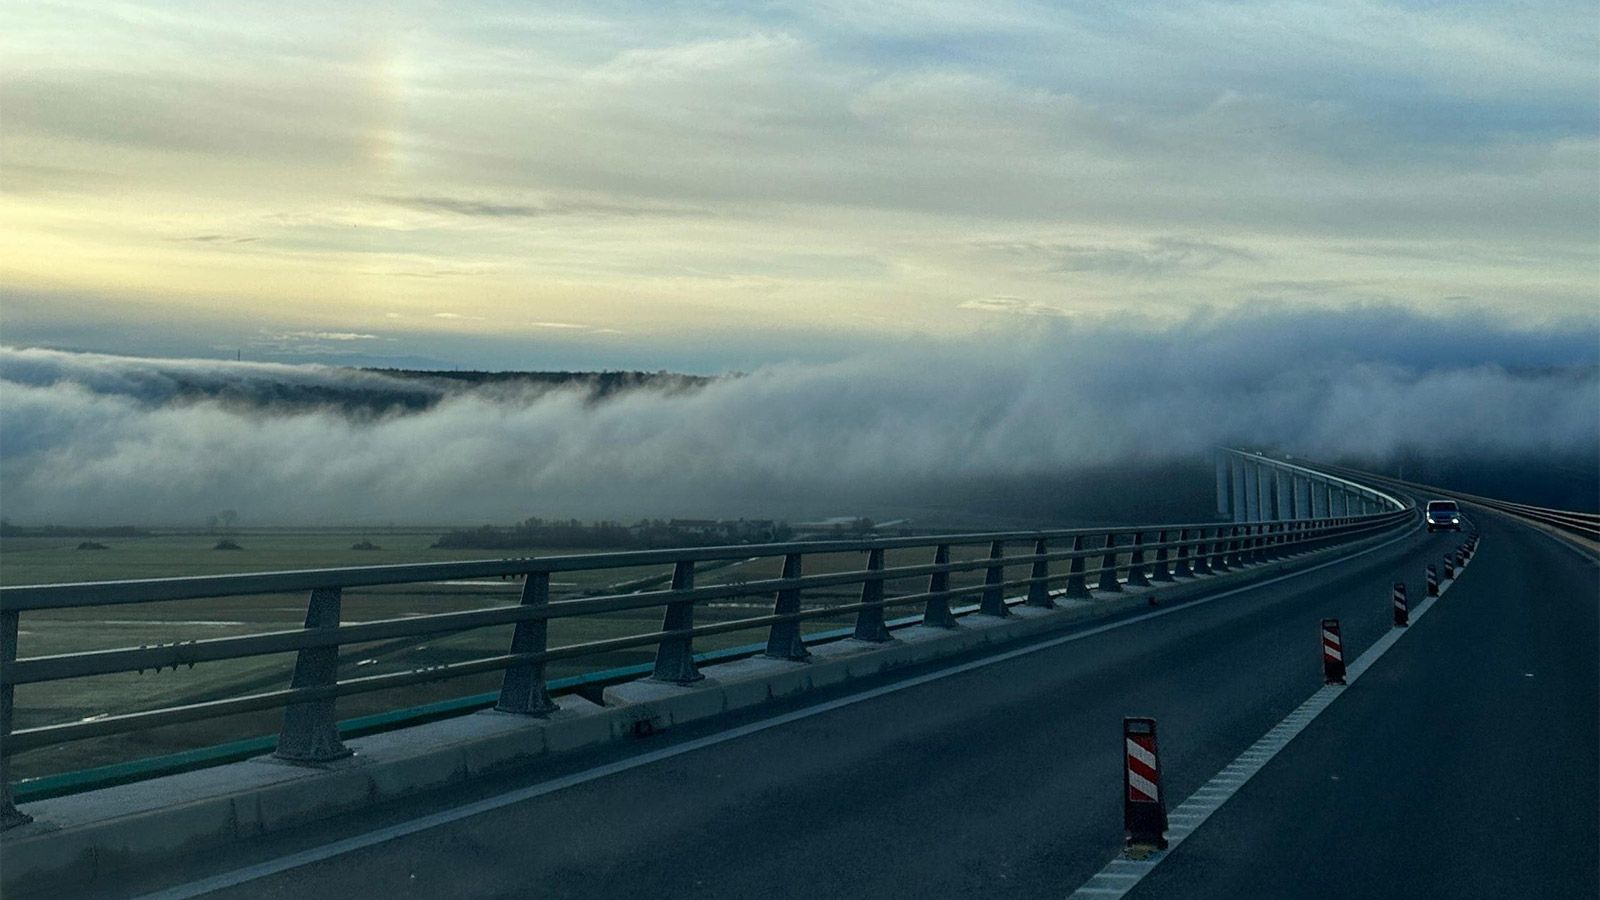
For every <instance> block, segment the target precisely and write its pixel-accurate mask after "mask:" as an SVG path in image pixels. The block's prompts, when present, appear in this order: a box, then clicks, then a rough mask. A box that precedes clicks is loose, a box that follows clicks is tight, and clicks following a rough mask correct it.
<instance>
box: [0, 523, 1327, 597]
mask: <svg viewBox="0 0 1600 900" xmlns="http://www.w3.org/2000/svg"><path fill="white" fill-rule="evenodd" d="M1297 521H1306V520H1303V519H1273V520H1266V521H1264V522H1262V523H1259V524H1282V523H1284V522H1297ZM1218 524H1219V523H1217V522H1190V523H1180V524H1170V525H1138V526H1131V525H1124V526H1101V527H1090V528H1064V529H1050V530H1039V531H997V532H971V533H965V534H949V535H911V536H906V537H883V538H864V539H860V540H845V541H790V542H785V543H768V544H723V545H718V546H712V547H676V548H667V549H660V550H623V551H616V552H611V553H572V554H562V555H557V556H525V557H504V558H499V559H477V560H454V561H447V562H429V563H395V564H390V565H378V566H341V567H332V568H324V569H294V570H288V571H275V572H242V573H231V574H226V575H182V576H172V577H164V578H137V579H127V580H121V581H76V582H61V583H53V584H24V585H9V586H3V587H0V612H13V611H15V612H21V611H27V610H41V609H68V608H73V607H86V606H114V605H119V604H126V603H160V602H166V601H170V600H197V599H204V598H208V597H237V596H245V595H249V594H276V593H286V592H289V591H308V590H315V589H317V588H352V587H381V586H384V585H395V584H415V583H420V582H428V581H438V580H444V579H457V578H496V577H502V576H503V577H510V576H513V575H526V574H529V573H532V572H545V573H550V574H555V573H557V572H581V571H590V570H594V569H625V568H633V567H638V566H666V565H673V564H676V563H680V562H722V561H726V560H738V559H746V558H770V557H777V556H787V555H789V554H791V553H803V554H808V555H813V554H819V553H852V552H867V551H870V550H896V549H917V548H926V547H932V546H936V545H939V544H944V545H947V546H951V547H964V546H972V545H976V544H989V543H993V542H994V541H1004V542H1006V543H1017V542H1021V541H1032V540H1041V539H1042V540H1060V539H1062V538H1073V537H1099V536H1101V535H1104V534H1108V533H1114V534H1117V535H1119V536H1127V535H1131V534H1134V533H1136V532H1142V533H1146V534H1148V533H1151V532H1155V531H1161V530H1167V531H1176V530H1179V529H1183V528H1189V529H1197V528H1214V527H1216V526H1217V525H1218ZM1252 524H1257V523H1252Z"/></svg>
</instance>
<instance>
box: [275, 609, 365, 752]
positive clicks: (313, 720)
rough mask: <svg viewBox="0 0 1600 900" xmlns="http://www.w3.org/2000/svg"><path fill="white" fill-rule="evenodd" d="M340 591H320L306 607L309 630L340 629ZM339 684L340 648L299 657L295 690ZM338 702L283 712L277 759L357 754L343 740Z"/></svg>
mask: <svg viewBox="0 0 1600 900" xmlns="http://www.w3.org/2000/svg"><path fill="white" fill-rule="evenodd" d="M342 596H343V591H342V590H341V589H340V588H317V589H315V590H313V591H312V592H311V600H310V602H309V603H307V604H306V628H307V629H313V628H315V629H336V628H338V627H339V606H340V602H341V598H342ZM338 680H339V647H338V645H337V644H331V645H329V646H326V647H307V648H305V649H303V650H301V651H300V652H299V653H298V654H297V655H296V657H295V661H294V677H293V679H292V680H290V682H289V686H290V687H291V688H319V687H330V688H331V687H333V686H334V685H335V684H337V683H338ZM334 703H335V698H333V697H324V698H321V699H317V700H303V701H301V702H299V703H291V704H289V706H288V707H287V708H285V709H284V711H283V730H282V731H280V732H279V733H278V749H277V750H275V751H273V754H272V755H273V756H276V757H277V758H279V759H283V760H288V761H290V762H307V763H315V762H332V761H333V760H336V759H343V758H344V757H346V756H349V755H351V753H352V752H353V751H351V749H350V748H349V747H346V746H345V745H344V743H343V742H341V741H340V740H339V722H338V719H337V718H336V717H335V715H334Z"/></svg>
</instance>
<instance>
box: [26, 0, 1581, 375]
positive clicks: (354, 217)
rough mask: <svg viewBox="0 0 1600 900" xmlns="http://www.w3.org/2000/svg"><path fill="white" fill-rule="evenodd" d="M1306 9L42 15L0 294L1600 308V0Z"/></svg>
mask: <svg viewBox="0 0 1600 900" xmlns="http://www.w3.org/2000/svg"><path fill="white" fill-rule="evenodd" d="M1308 9H1309V8H1308V7H1304V6H1302V5H1301V4H1298V3H1295V2H1287V0H1284V2H1265V3H1260V4H1257V5H1256V6H1254V7H1251V8H1248V9H1246V8H1241V7H1232V6H1230V7H1227V8H1226V9H1224V8H1221V7H1218V6H1216V5H1215V4H1213V3H1209V2H1201V0H1196V2H1177V3H1170V4H1165V5H1160V6H1156V7H1151V8H1149V9H1144V8H1141V9H1139V10H1124V11H1120V12H1106V11H1096V10H1093V9H1083V10H1059V9H1052V8H1048V7H1043V6H1038V5H1034V4H1032V3H1027V2H1016V3H1007V4H1002V5H1001V6H998V7H995V6H982V5H969V4H966V3H961V2H950V3H945V4H939V5H936V6H934V7H930V8H929V9H928V11H927V15H925V16H916V15H910V14H907V15H905V16H903V17H900V18H894V19H885V18H882V17H880V16H878V15H877V14H874V13H871V12H868V11H856V12H849V13H846V12H837V11H836V12H834V13H823V12H818V11H817V10H815V9H813V8H810V7H806V6H801V7H797V8H794V9H784V10H765V11H764V12H762V13H759V14H758V13H756V12H751V13H749V14H748V15H747V16H741V17H738V18H734V17H722V16H718V15H716V14H714V13H710V12H707V11H701V10H696V11H693V12H692V13H688V12H684V13H683V14H681V15H674V14H673V13H672V12H671V11H665V10H654V9H649V8H641V9H638V10H634V11H630V12H619V11H615V10H612V11H607V12H601V11H599V10H585V9H570V8H568V9H563V10H562V11H561V12H560V13H556V12H554V11H547V10H540V9H538V8H533V9H527V10H523V9H520V8H512V7H487V8H483V9H476V10H456V11H448V12H441V11H439V10H437V9H434V8H431V7H421V6H416V7H413V6H407V5H402V6H401V7H399V8H396V9H394V10H390V11H386V12H383V13H373V12H371V11H369V10H366V9H364V8H360V7H347V6H343V5H339V4H329V5H320V6H318V5H290V6H287V7H281V8H273V9H270V10H268V9H265V8H245V9H241V10H235V11H234V12H232V13H230V14H228V15H222V14H220V13H217V12H215V11H213V10H212V9H211V8H209V7H206V6H203V5H190V4H181V3H180V4H163V5H156V6H147V5H141V4H137V3H125V4H117V5H115V6H109V7H107V6H100V5H96V4H90V3H82V2H62V3H54V2H24V3H20V4H16V5H14V6H12V7H10V8H9V9H8V11H7V12H6V13H5V14H4V16H3V24H4V25H5V26H6V27H5V28H4V29H3V30H0V51H4V52H0V108H3V112H4V116H5V127H4V129H0V187H3V196H4V203H3V204H0V302H3V304H4V306H3V307H0V314H3V316H4V323H5V328H6V331H7V332H8V337H7V341H8V342H16V341H19V340H20V341H21V342H23V343H42V344H55V345H63V346H68V345H70V346H76V347H81V348H83V349H97V350H105V351H108V352H118V351H119V349H121V346H122V345H120V344H119V341H121V340H123V339H124V338H126V337H127V336H128V335H130V334H131V333H133V332H135V331H139V330H140V329H144V330H146V331H148V330H150V329H152V328H154V329H165V330H166V331H167V332H171V330H172V329H171V325H170V324H167V323H171V322H173V321H178V320H182V321H185V322H187V323H189V324H190V325H191V326H192V327H193V329H194V331H195V346H196V347H197V348H204V347H206V346H209V344H208V343H207V342H211V343H213V344H214V343H216V342H217V341H222V342H224V343H226V342H228V341H235V339H234V338H228V337H225V335H228V334H244V335H254V334H265V335H278V334H301V335H314V334H362V335H374V336H375V337H374V338H373V339H372V340H370V341H360V342H357V341H350V340H345V341H338V340H333V339H327V340H326V341H325V343H327V345H328V347H327V349H328V350H329V352H333V351H334V350H340V351H343V350H348V346H345V345H349V344H352V343H365V344H369V345H371V346H370V347H369V348H368V349H371V350H373V352H375V353H378V352H380V351H381V350H382V348H381V347H380V346H379V345H382V344H385V343H386V342H393V341H395V340H400V339H402V338H403V339H404V340H405V341H406V345H407V347H409V348H411V350H412V351H413V352H422V353H428V352H430V351H429V349H428V348H429V346H430V343H429V342H430V341H432V340H434V338H435V337H437V338H438V339H441V340H443V339H447V338H461V339H468V338H471V337H473V336H484V337H488V336H494V337H496V338H500V339H506V340H515V339H516V338H517V337H518V336H523V337H525V338H526V339H527V340H529V341H542V342H551V341H556V342H563V343H562V346H569V347H571V348H573V350H574V352H581V350H582V348H584V347H593V348H595V349H596V351H597V352H600V351H603V350H604V348H606V347H616V346H620V345H619V344H618V343H617V342H618V341H619V340H620V341H624V342H640V343H637V344H632V343H630V344H628V346H644V343H646V342H656V343H657V344H658V345H660V346H680V347H685V346H693V345H695V344H696V342H702V343H703V342H706V341H708V340H714V341H716V342H722V343H724V344H726V345H727V346H730V347H732V346H747V347H749V348H754V349H751V350H750V351H749V352H752V353H757V354H767V355H771V354H774V353H776V354H778V358H782V354H783V353H784V351H783V350H781V349H778V348H780V347H781V345H782V343H783V341H784V340H788V341H789V342H790V344H791V345H793V346H795V347H799V346H800V345H802V344H805V343H807V342H811V341H818V340H831V339H837V340H862V341H880V342H892V341H894V340H896V339H898V338H900V337H901V336H903V335H904V334H906V333H907V332H908V331H910V332H914V333H916V334H919V335H924V336H928V337H933V338H958V337H960V336H962V335H967V334H971V333H973V332H975V331H977V330H980V329H984V328H989V327H992V326H993V325H995V324H996V323H1005V322H1018V320H1020V319H1022V318H1026V317H1036V316H1040V315H1045V316H1068V317H1072V316H1085V317H1089V318H1091V319H1097V318H1105V317H1114V316H1118V315H1122V314H1126V313H1136V314H1139V315H1147V316H1152V317H1156V318H1158V319H1159V318H1181V317H1183V316H1185V315H1188V314H1191V313H1193V312H1194V311H1195V310H1197V309H1206V308H1214V309H1224V310H1225V309H1230V308H1238V307H1241V306H1267V307H1274V308H1276V307H1290V308H1294V307H1302V306H1304V307H1314V308H1341V307H1352V306H1355V307H1359V306H1371V305H1374V304H1379V305H1383V304H1387V305H1394V306H1399V307H1404V308H1410V309H1415V310H1419V311H1423V312H1427V313H1436V314H1450V313H1456V312H1463V311H1470V312H1478V311H1487V312H1490V313H1494V314H1498V315H1501V316H1503V317H1505V318H1507V319H1508V320H1510V321H1512V322H1514V323H1525V324H1531V325H1548V324H1549V323H1552V322H1559V321H1562V320H1564V319H1575V320H1582V321H1585V322H1588V321H1592V320H1593V319H1594V318H1595V316H1596V305H1597V304H1596V300H1597V291H1596V276H1597V274H1600V247H1597V244H1600V240H1597V238H1600V226H1597V224H1596V223H1597V221H1600V219H1597V216H1600V190H1597V189H1596V188H1597V185H1596V181H1595V171H1596V168H1595V166H1596V160H1597V159H1600V129H1597V127H1596V115H1595V108H1594V103H1593V97H1592V94H1593V90H1592V89H1593V87H1594V79H1593V71H1594V69H1595V64H1596V54H1595V49H1594V43H1595V42H1594V40H1593V38H1594V37H1595V36H1596V31H1597V27H1600V26H1596V24H1595V23H1594V22H1593V21H1592V19H1593V16H1592V8H1589V7H1587V6H1584V5H1582V4H1565V3H1548V4H1542V5H1540V6H1539V7H1537V8H1535V9H1534V10H1532V11H1527V12H1524V13H1518V14H1512V13H1509V12H1505V13H1502V12H1500V11H1498V10H1497V9H1495V8H1492V7H1486V8H1459V9H1458V8H1439V9H1433V10H1416V9H1408V8H1406V7H1403V6H1398V5H1393V4H1384V3H1375V2H1372V3H1360V4H1355V5H1353V6H1352V7H1350V8H1349V9H1346V10H1342V11H1341V10H1338V9H1329V8H1319V9H1318V11H1317V12H1316V14H1315V15H1314V16H1311V15H1308V14H1307V10H1308ZM1224 25H1225V26H1228V27H1229V28H1232V29H1235V31H1236V36H1237V40H1238V42H1239V46H1236V47H1231V48H1228V49H1227V52H1223V51H1222V50H1220V49H1218V48H1217V47H1216V46H1215V44H1214V43H1213V42H1212V38H1213V37H1214V32H1215V30H1216V29H1218V28H1220V27H1223V26H1224ZM1380 26H1381V27H1380ZM1441 50H1451V51H1453V52H1452V53H1449V54H1446V53H1441ZM1256 51H1258V52H1256ZM1252 52H1254V55H1253V56H1252ZM1246 58H1251V59H1252V62H1251V63H1249V64H1248V65H1247V64H1244V63H1241V62H1240V60H1242V59H1246ZM1018 314H1021V315H1018ZM552 323H555V324H552ZM1019 324H1020V323H1019ZM69 325H70V328H68V326H69ZM219 335H222V336H224V337H219ZM783 335H789V336H790V337H789V338H783V337H782V336H783ZM251 340H256V339H255V338H251ZM306 341H307V343H306V346H313V347H314V346H315V345H316V340H315V339H312V338H306ZM764 341H765V342H770V346H769V344H768V343H762V342H764ZM762 347H766V348H768V349H759V348H762Z"/></svg>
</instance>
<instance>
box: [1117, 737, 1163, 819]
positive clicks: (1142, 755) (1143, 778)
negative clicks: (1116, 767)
mask: <svg viewBox="0 0 1600 900" xmlns="http://www.w3.org/2000/svg"><path fill="white" fill-rule="evenodd" d="M1122 746H1123V751H1122V827H1123V831H1124V835H1125V837H1126V840H1127V845H1128V846H1129V847H1154V848H1156V849H1158V850H1165V849H1167V798H1166V794H1165V793H1163V792H1162V789H1161V755H1160V751H1159V750H1158V749H1157V747H1156V720H1155V719H1150V718H1145V717H1142V716H1129V717H1126V718H1124V719H1123V720H1122Z"/></svg>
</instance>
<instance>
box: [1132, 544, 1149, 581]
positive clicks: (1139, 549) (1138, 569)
mask: <svg viewBox="0 0 1600 900" xmlns="http://www.w3.org/2000/svg"><path fill="white" fill-rule="evenodd" d="M1128 586H1129V587H1149V586H1150V579H1148V578H1146V577H1145V575H1144V532H1142V531H1135V532H1134V533H1133V555H1132V557H1131V558H1130V559H1129V560H1128Z"/></svg>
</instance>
